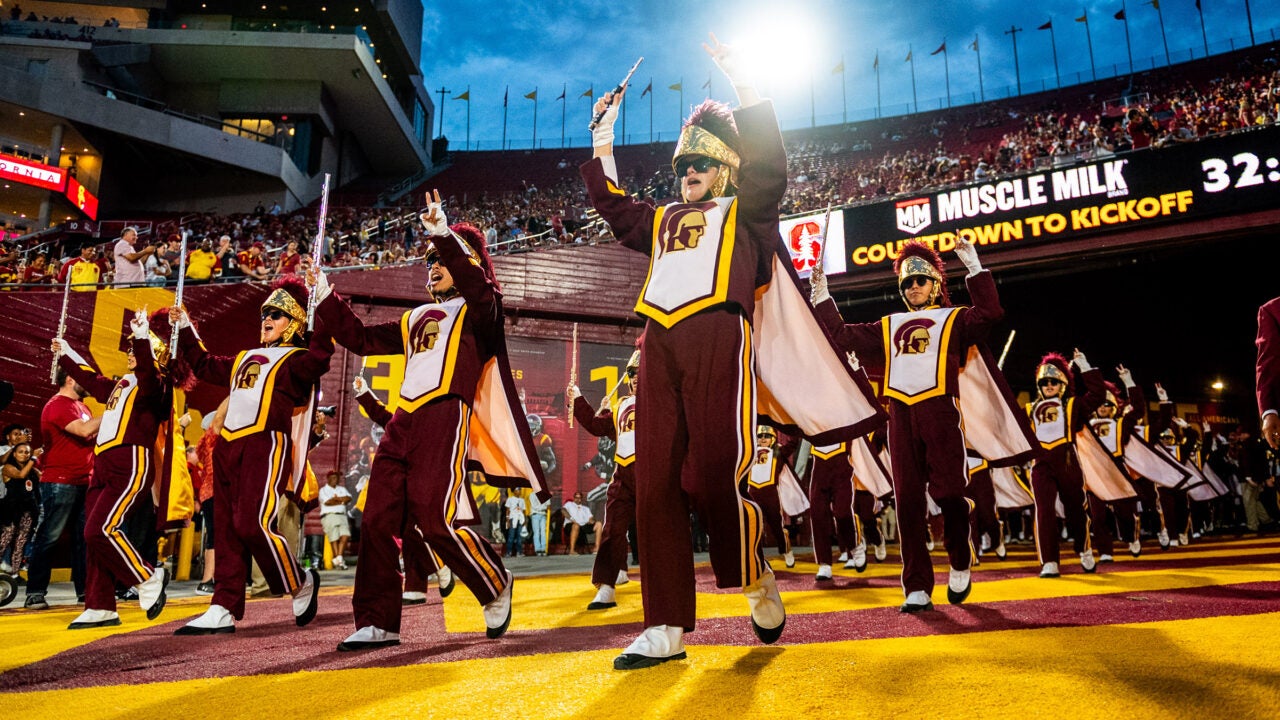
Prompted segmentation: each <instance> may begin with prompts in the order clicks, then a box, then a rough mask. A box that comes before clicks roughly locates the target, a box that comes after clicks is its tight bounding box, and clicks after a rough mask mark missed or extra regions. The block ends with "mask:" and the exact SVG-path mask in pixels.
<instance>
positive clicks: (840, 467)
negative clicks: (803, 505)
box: [809, 454, 858, 565]
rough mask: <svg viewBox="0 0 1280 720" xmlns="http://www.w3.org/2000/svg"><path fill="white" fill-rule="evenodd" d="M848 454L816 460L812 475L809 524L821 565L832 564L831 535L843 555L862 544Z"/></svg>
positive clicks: (814, 555) (813, 459)
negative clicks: (855, 518) (856, 520)
mask: <svg viewBox="0 0 1280 720" xmlns="http://www.w3.org/2000/svg"><path fill="white" fill-rule="evenodd" d="M848 457H849V456H848V455H843V454H842V455H837V456H836V457H833V458H830V459H827V460H824V459H822V458H818V457H813V458H810V460H809V462H811V463H814V467H813V472H812V473H811V474H810V476H809V523H810V527H811V528H812V532H813V558H814V560H815V561H816V562H817V563H818V564H819V565H830V564H831V536H832V533H834V534H835V536H836V542H837V544H839V546H840V550H841V551H842V552H848V551H850V550H852V549H853V546H854V545H857V544H858V540H857V526H856V525H855V524H854V521H853V480H852V470H851V468H850V467H849V461H848Z"/></svg>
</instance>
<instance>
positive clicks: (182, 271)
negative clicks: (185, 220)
mask: <svg viewBox="0 0 1280 720" xmlns="http://www.w3.org/2000/svg"><path fill="white" fill-rule="evenodd" d="M190 234H191V231H190V230H187V229H186V228H183V230H182V248H181V249H180V250H178V287H177V288H176V289H175V290H174V292H173V306H174V307H176V308H181V307H182V289H183V288H184V287H185V286H186V284H187V237H188V236H189V235H190ZM177 357H178V323H173V332H172V333H171V334H170V335H169V361H170V362H173V360H174V359H175V358H177ZM170 367H172V366H170Z"/></svg>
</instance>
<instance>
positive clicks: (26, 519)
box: [0, 442, 41, 572]
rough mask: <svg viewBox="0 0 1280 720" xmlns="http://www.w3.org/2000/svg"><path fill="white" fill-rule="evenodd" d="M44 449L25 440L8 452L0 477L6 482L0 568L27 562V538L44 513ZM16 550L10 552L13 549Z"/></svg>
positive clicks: (0, 524)
mask: <svg viewBox="0 0 1280 720" xmlns="http://www.w3.org/2000/svg"><path fill="white" fill-rule="evenodd" d="M40 453H41V451H40V450H35V451H32V449H31V443H29V442H21V443H18V444H17V445H15V446H14V447H13V449H12V451H11V452H9V453H7V454H6V457H5V458H4V464H3V466H0V477H2V479H3V482H4V493H3V497H0V558H6V557H12V560H11V561H7V560H3V559H0V572H14V571H15V569H16V570H21V569H22V566H23V565H24V564H25V560H24V558H25V557H26V555H25V553H26V547H27V540H28V539H29V538H30V537H31V529H32V527H34V526H35V522H36V518H37V517H39V513H40V504H39V503H40V492H39V483H40V471H39V470H38V469H36V459H38V458H39V457H40ZM10 552H12V553H13V554H12V555H11V556H10V555H9V553H10Z"/></svg>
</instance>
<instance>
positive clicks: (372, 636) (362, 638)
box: [338, 625, 400, 652]
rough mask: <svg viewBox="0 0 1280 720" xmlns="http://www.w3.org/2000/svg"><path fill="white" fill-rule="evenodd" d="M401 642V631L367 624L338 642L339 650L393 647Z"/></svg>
mask: <svg viewBox="0 0 1280 720" xmlns="http://www.w3.org/2000/svg"><path fill="white" fill-rule="evenodd" d="M399 644H400V633H394V632H387V631H386V630H383V629H382V628H376V627H374V626H372V625H367V626H365V627H362V628H360V629H359V630H357V631H355V632H353V633H351V634H350V635H348V636H347V639H346V640H343V641H342V642H340V643H338V651H339V652H350V651H352V650H373V649H374V648H383V647H392V646H393V645H399Z"/></svg>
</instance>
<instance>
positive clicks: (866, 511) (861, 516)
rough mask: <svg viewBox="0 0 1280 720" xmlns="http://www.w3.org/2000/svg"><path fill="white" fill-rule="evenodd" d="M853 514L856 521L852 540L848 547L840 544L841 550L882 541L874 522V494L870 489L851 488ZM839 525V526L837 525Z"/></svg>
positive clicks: (877, 525)
mask: <svg viewBox="0 0 1280 720" xmlns="http://www.w3.org/2000/svg"><path fill="white" fill-rule="evenodd" d="M852 505H853V514H854V516H855V517H857V522H855V523H852V525H853V533H854V534H853V542H852V543H851V544H850V545H849V547H848V548H845V547H844V546H843V545H841V548H840V549H841V550H852V549H853V548H855V547H856V546H857V545H858V544H860V543H863V542H865V543H866V544H867V545H869V546H870V545H879V544H880V543H882V542H884V537H883V536H881V534H880V524H879V523H877V522H876V496H875V495H873V494H872V493H871V491H870V490H863V489H861V488H856V487H855V488H853V502H852ZM837 527H839V526H837Z"/></svg>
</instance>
